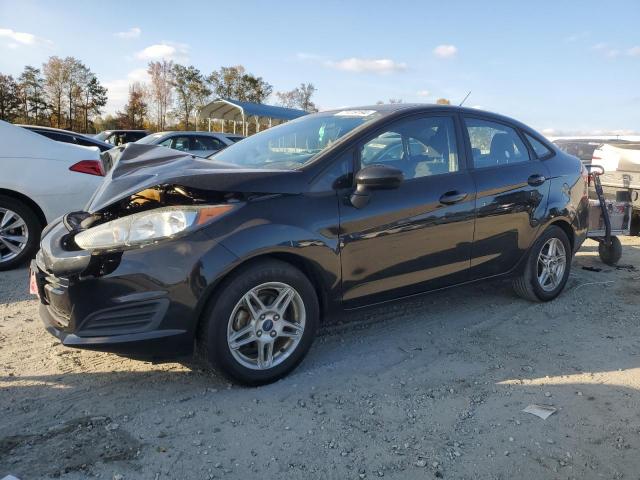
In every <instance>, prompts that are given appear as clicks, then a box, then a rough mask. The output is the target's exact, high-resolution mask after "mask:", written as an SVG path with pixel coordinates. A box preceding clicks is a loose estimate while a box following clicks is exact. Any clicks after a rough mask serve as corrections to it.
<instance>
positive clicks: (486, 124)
mask: <svg viewBox="0 0 640 480" xmlns="http://www.w3.org/2000/svg"><path fill="white" fill-rule="evenodd" d="M464 121H465V125H466V128H467V132H468V133H469V141H470V143H471V153H472V156H473V166H474V167H475V168H486V167H495V166H500V165H511V164H515V163H521V162H527V161H529V160H531V158H530V157H529V151H528V150H527V147H526V146H525V144H524V142H523V141H522V139H521V138H520V136H519V135H518V132H517V131H516V130H515V129H514V128H512V127H509V126H507V125H505V124H503V123H498V122H491V121H488V120H482V119H478V118H465V120H464Z"/></svg>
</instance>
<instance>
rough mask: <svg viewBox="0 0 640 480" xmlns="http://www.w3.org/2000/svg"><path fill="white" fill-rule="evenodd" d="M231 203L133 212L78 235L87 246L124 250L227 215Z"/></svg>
mask: <svg viewBox="0 0 640 480" xmlns="http://www.w3.org/2000/svg"><path fill="white" fill-rule="evenodd" d="M232 208H233V206H232V205H206V206H174V207H163V208H157V209H153V210H147V211H145V212H140V213H134V214H133V215H128V216H126V217H121V218H118V219H116V220H112V221H110V222H107V223H103V224H101V225H98V226H95V227H92V228H89V229H87V230H84V231H83V232H80V233H78V234H77V235H76V236H75V239H74V240H75V242H76V244H77V245H78V246H79V247H80V248H83V249H85V250H106V251H108V250H121V249H126V248H133V247H142V246H145V245H150V244H153V243H157V242H158V241H160V240H165V239H170V238H175V237H177V236H180V235H183V234H185V233H187V232H190V231H193V230H195V229H197V228H198V227H200V226H202V225H204V224H206V223H209V222H211V221H213V220H215V219H216V218H218V217H220V216H221V215H224V214H225V213H227V212H228V211H229V210H231V209H232Z"/></svg>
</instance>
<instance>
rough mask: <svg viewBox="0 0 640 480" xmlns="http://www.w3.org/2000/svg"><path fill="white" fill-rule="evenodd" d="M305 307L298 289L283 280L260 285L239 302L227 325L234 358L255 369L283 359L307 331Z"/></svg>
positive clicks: (264, 367) (268, 367) (269, 366)
mask: <svg viewBox="0 0 640 480" xmlns="http://www.w3.org/2000/svg"><path fill="white" fill-rule="evenodd" d="M305 320H306V310H305V307H304V302H303V300H302V297H301V296H300V294H299V293H298V292H297V291H296V289H295V288H293V287H291V286H290V285H287V284H286V283H281V282H269V283H263V284H261V285H258V286H256V287H254V288H252V289H251V290H249V291H248V292H247V293H245V294H244V295H243V296H242V298H241V299H240V300H239V301H238V303H237V304H236V306H235V307H234V309H233V311H232V313H231V316H230V317H229V322H228V325H227V344H228V346H229V350H230V351H231V354H232V355H233V357H234V359H235V360H236V361H237V362H239V363H240V364H241V365H243V366H244V367H247V368H250V369H252V370H267V369H270V368H273V367H275V366H277V365H279V364H281V363H282V362H284V361H285V360H286V359H287V358H288V357H289V356H290V355H291V354H292V353H293V352H294V351H295V349H296V348H297V347H298V344H299V343H300V340H301V339H302V335H303V333H304V327H305Z"/></svg>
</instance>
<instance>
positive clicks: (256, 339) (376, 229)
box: [31, 105, 588, 385]
mask: <svg viewBox="0 0 640 480" xmlns="http://www.w3.org/2000/svg"><path fill="white" fill-rule="evenodd" d="M103 163H104V167H105V170H108V174H107V176H106V178H105V180H104V182H103V184H102V185H101V186H100V188H99V189H98V191H97V192H96V193H95V195H94V197H93V198H92V200H91V201H90V203H89V205H88V206H87V207H86V211H82V212H72V213H69V214H67V215H66V216H65V217H64V218H63V219H61V220H60V221H59V222H57V223H53V224H51V225H49V226H48V227H47V228H46V230H45V232H44V234H43V239H42V243H41V249H40V251H39V253H38V255H37V257H36V260H35V261H34V263H33V264H32V278H31V286H32V289H33V290H34V292H36V293H38V294H39V297H40V301H41V310H40V311H41V316H42V318H43V320H44V322H45V324H46V326H47V329H48V330H49V331H50V332H51V333H53V334H54V335H55V336H56V337H58V338H59V339H60V340H61V341H62V343H63V344H64V345H66V346H69V347H78V348H89V349H96V350H104V351H110V352H115V353H118V354H121V355H127V356H132V357H152V358H162V357H177V356H182V355H185V354H191V353H193V352H194V351H195V352H196V353H197V354H198V356H200V357H202V358H203V359H204V360H205V361H206V362H207V363H208V364H210V365H212V366H214V367H216V368H217V369H218V370H219V371H221V372H223V373H224V374H226V375H227V376H229V377H231V378H232V379H234V380H236V381H239V382H242V383H245V384H252V385H257V384H263V383H268V382H272V381H274V380H276V379H278V378H280V377H282V376H284V375H286V374H287V373H288V372H290V371H291V370H292V369H294V368H295V367H296V366H297V365H298V364H299V363H300V361H301V360H302V359H303V357H304V356H305V354H306V353H307V352H308V350H309V348H310V346H311V343H312V341H313V339H314V336H315V334H316V329H317V327H318V325H319V324H320V322H321V320H322V319H323V318H325V319H326V318H327V317H329V316H330V315H331V312H335V311H337V309H353V308H358V307H363V306H367V305H371V304H374V303H379V302H384V301H389V300H394V299H397V298H400V297H406V296H409V295H414V294H419V293H423V292H427V291H433V290H437V289H442V288H445V287H450V286H453V285H459V284H462V283H471V282H474V281H476V280H480V279H486V278H496V277H512V278H513V279H514V280H513V282H514V287H515V290H516V292H517V293H518V294H519V295H521V296H523V297H525V298H527V299H529V300H532V301H548V300H551V299H553V298H555V297H556V296H557V295H558V294H559V293H560V292H561V291H562V289H563V288H564V286H565V283H566V281H567V278H568V276H569V269H570V266H571V259H572V256H573V254H574V253H575V251H576V250H577V249H578V248H579V246H580V245H581V243H582V242H583V241H584V238H585V235H586V227H587V206H588V198H587V188H586V176H585V172H584V170H583V168H582V166H581V163H580V162H579V161H578V159H576V158H575V157H572V156H569V155H566V154H564V153H562V152H561V151H560V150H558V149H557V148H556V147H555V146H553V145H552V144H550V143H549V142H547V141H546V140H545V139H544V138H543V137H542V136H540V135H539V134H538V133H536V132H535V131H533V130H532V129H530V128H528V127H526V126H525V125H523V124H521V123H519V122H517V121H515V120H511V119H508V118H505V117H502V116H499V115H495V114H490V113H485V112H480V111H477V110H471V109H464V108H458V107H448V106H429V105H387V106H375V107H366V108H359V109H350V110H338V111H331V112H323V113H318V114H313V115H308V116H305V117H302V118H300V119H297V120H294V121H292V122H289V123H286V124H284V125H281V126H278V127H274V128H271V129H268V130H266V131H264V132H261V133H259V134H257V135H254V136H252V137H250V138H247V139H245V140H243V141H242V142H239V143H237V144H235V145H232V146H230V147H229V148H227V149H226V150H223V151H222V152H220V153H217V154H215V155H214V156H212V157H211V158H209V159H204V158H197V157H193V156H189V155H184V154H183V153H180V152H176V151H174V150H170V149H167V148H163V147H155V146H147V145H137V144H129V145H127V146H123V147H119V148H117V149H113V150H111V151H109V152H106V153H105V154H103ZM466 288H474V287H473V286H472V285H470V286H468V287H466Z"/></svg>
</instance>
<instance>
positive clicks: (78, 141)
mask: <svg viewBox="0 0 640 480" xmlns="http://www.w3.org/2000/svg"><path fill="white" fill-rule="evenodd" d="M18 126H19V127H22V128H26V129H27V130H30V131H32V132H35V133H39V134H40V135H43V136H45V137H47V138H50V139H51V140H55V141H56V142H63V143H73V144H74V145H82V146H83V147H98V148H99V149H100V151H101V152H106V151H107V150H110V149H111V148H113V145H111V144H110V143H106V142H103V141H101V140H98V139H97V138H93V137H88V136H87V135H82V134H80V133H76V132H72V131H70V130H63V129H61V128H51V127H40V126H36V125H18Z"/></svg>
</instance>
